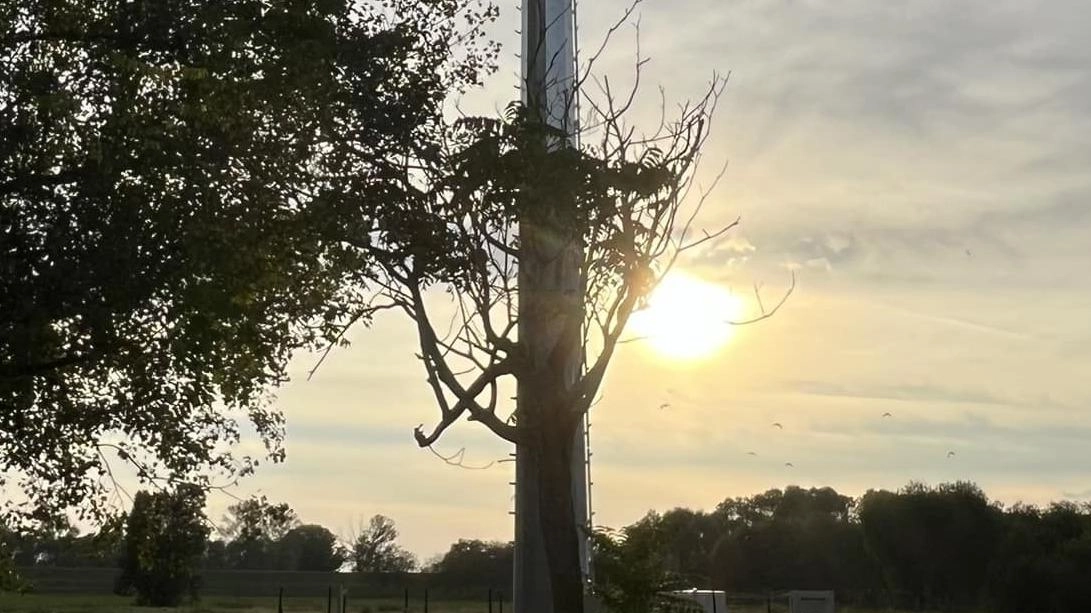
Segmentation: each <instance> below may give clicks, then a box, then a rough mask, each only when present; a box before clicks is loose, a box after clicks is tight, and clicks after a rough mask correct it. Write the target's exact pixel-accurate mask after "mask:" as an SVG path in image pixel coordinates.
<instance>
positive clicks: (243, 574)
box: [19, 566, 511, 600]
mask: <svg viewBox="0 0 1091 613" xmlns="http://www.w3.org/2000/svg"><path fill="white" fill-rule="evenodd" d="M19 573H20V574H21V575H22V576H23V577H24V578H25V579H27V580H28V581H29V582H30V584H31V585H32V586H33V587H34V591H35V592H38V593H43V594H110V593H112V592H113V589H114V582H115V580H116V579H117V576H118V573H119V571H118V569H116V568H60V567H48V566H34V567H26V568H20V569H19ZM510 583H511V578H510V577H498V578H497V579H496V580H495V581H488V582H482V581H467V580H466V578H464V577H453V576H447V575H444V574H442V573H337V572H303V571H276V570H254V571H250V570H204V571H201V595H202V596H222V597H232V598H242V597H269V596H272V597H274V598H275V597H276V595H277V594H278V593H279V592H280V590H281V589H283V590H284V594H285V595H286V596H288V597H293V596H301V595H308V596H312V595H321V596H322V597H323V599H325V595H326V592H327V590H328V589H329V587H330V586H336V587H341V586H343V587H344V588H345V590H347V591H348V592H349V594H352V595H356V597H359V598H402V597H404V595H405V591H406V590H409V591H410V593H412V594H418V595H419V594H423V593H424V591H425V590H428V592H429V595H430V597H431V598H432V599H433V600H477V599H484V597H485V594H487V593H489V590H490V589H493V590H496V591H497V593H499V592H500V589H497V588H498V586H507V585H510Z"/></svg>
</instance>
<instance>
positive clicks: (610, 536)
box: [593, 510, 693, 613]
mask: <svg viewBox="0 0 1091 613" xmlns="http://www.w3.org/2000/svg"><path fill="white" fill-rule="evenodd" d="M677 512H678V510H675V513H677ZM670 540H671V538H670V536H669V535H668V534H667V531H666V529H665V525H664V518H663V517H661V516H659V515H658V514H656V513H649V514H648V515H646V516H645V517H644V518H643V519H641V520H640V521H638V522H636V523H635V524H633V525H631V526H628V527H627V528H625V529H623V530H620V531H611V530H597V531H596V532H595V534H594V540H593V544H594V546H593V554H594V564H595V575H594V578H595V594H596V595H597V596H598V597H599V598H600V599H601V601H602V604H603V605H605V607H606V608H607V609H608V610H610V611H616V612H617V613H652V612H655V611H665V610H670V611H681V610H684V609H683V608H682V607H680V604H681V603H680V602H678V601H676V600H675V599H673V598H670V597H667V596H664V593H666V592H669V591H671V590H675V589H681V588H686V587H692V586H693V583H691V582H689V581H687V580H686V579H685V578H683V577H682V576H681V575H679V574H678V573H675V572H672V571H671V570H669V568H668V567H669V565H670V561H669V559H668V558H669V557H670V555H671V553H670V552H671V550H672V547H671V543H670Z"/></svg>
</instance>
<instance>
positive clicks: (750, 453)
mask: <svg viewBox="0 0 1091 613" xmlns="http://www.w3.org/2000/svg"><path fill="white" fill-rule="evenodd" d="M746 455H758V454H757V453H755V452H753V451H747V452H746Z"/></svg>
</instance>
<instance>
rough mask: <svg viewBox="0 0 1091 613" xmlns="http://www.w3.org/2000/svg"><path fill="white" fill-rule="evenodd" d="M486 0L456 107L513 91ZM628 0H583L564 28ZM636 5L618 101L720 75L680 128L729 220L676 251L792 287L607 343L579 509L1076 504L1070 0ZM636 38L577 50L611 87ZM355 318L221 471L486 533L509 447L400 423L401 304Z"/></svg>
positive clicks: (404, 522) (744, 286) (304, 364)
mask: <svg viewBox="0 0 1091 613" xmlns="http://www.w3.org/2000/svg"><path fill="white" fill-rule="evenodd" d="M513 4H514V2H513V1H512V0H506V1H505V2H504V3H503V6H502V11H503V12H502V17H501V22H500V23H499V24H497V27H496V33H497V36H498V37H499V38H500V39H501V40H502V41H503V42H504V44H505V49H504V53H503V58H504V61H505V64H504V66H503V67H502V69H501V70H500V72H499V73H498V74H497V75H496V77H495V78H493V79H492V80H491V81H490V85H489V88H488V89H486V90H485V91H483V92H477V93H475V94H473V95H471V96H469V97H468V99H467V101H466V105H469V106H471V107H473V108H474V109H475V110H478V111H487V110H489V109H491V108H493V107H494V106H495V107H503V105H504V104H505V103H506V102H507V101H508V100H509V99H510V98H511V97H512V95H513V94H514V90H513V87H514V84H515V82H516V72H517V70H518V65H517V62H516V60H515V58H514V53H515V52H516V51H517V47H518V45H517V38H516V36H515V34H514V30H515V29H516V28H517V25H518V24H517V22H518V11H517V10H515V8H514V6H513ZM625 5H626V3H625V2H601V1H599V2H585V3H584V5H583V6H581V8H580V19H581V21H582V24H581V28H580V33H581V39H582V44H583V46H584V47H585V48H590V47H593V46H597V42H598V41H599V40H600V38H601V36H602V34H603V32H604V31H605V29H606V27H608V24H609V23H610V22H611V21H612V20H614V19H616V18H617V17H618V16H620V14H621V13H622V11H623V10H624V7H625ZM639 14H640V16H641V49H642V51H643V53H644V54H645V55H647V56H649V57H650V58H651V60H652V61H651V63H650V64H649V65H648V67H647V71H646V73H645V76H644V80H645V83H647V84H650V86H649V88H648V89H646V92H645V93H646V98H645V99H644V103H643V104H642V105H640V107H639V111H638V112H639V113H640V114H641V115H640V116H641V117H645V118H647V119H648V120H653V119H654V118H655V113H654V111H655V110H656V108H655V107H656V103H657V102H658V94H657V92H656V89H655V86H656V85H662V86H663V87H664V88H665V90H666V92H667V96H668V99H674V100H680V99H682V98H686V97H694V96H696V95H698V94H699V93H700V90H701V88H702V87H703V86H704V84H705V83H706V82H707V80H708V78H709V77H710V76H711V74H712V72H713V71H719V72H721V73H723V72H727V71H730V72H731V81H730V85H729V87H728V89H727V91H726V94H725V97H724V99H723V101H722V104H721V106H720V109H719V114H718V115H717V118H716V122H715V125H714V134H713V138H712V140H711V143H710V145H709V147H708V150H707V158H708V168H710V169H713V167H716V166H718V165H719V164H720V163H722V162H723V161H724V160H729V161H730V166H729V170H728V173H727V175H726V177H725V178H724V180H723V181H722V182H721V183H720V184H719V186H718V187H717V188H716V190H715V191H714V192H713V195H712V197H711V199H710V200H709V202H708V204H707V205H706V209H705V210H704V212H703V213H702V216H701V217H700V220H699V221H700V225H702V226H704V227H708V228H713V227H716V226H717V225H719V224H723V223H725V222H727V221H730V220H732V219H734V218H735V217H736V216H741V217H742V224H741V226H740V227H739V228H738V229H737V231H734V232H733V233H731V234H730V235H729V236H728V237H726V238H725V240H722V241H719V242H718V243H716V244H712V245H708V248H707V249H704V250H703V251H701V252H699V253H695V254H694V256H693V257H692V258H690V259H689V260H687V261H685V262H683V267H684V268H685V270H686V271H687V272H689V273H690V274H693V275H695V276H698V277H700V278H702V279H705V280H707V281H710V282H714V283H717V284H720V285H722V286H724V287H725V288H730V289H732V290H733V291H735V292H736V293H738V294H739V295H740V296H742V297H744V299H745V300H746V301H747V304H748V305H749V307H750V308H752V306H753V305H752V302H751V301H750V296H751V294H752V289H751V288H752V287H753V285H754V283H756V282H757V283H764V284H765V289H764V291H765V292H766V295H767V296H768V298H767V300H769V299H771V298H772V297H773V296H775V295H776V294H777V292H779V291H783V289H784V287H785V285H786V283H787V281H788V272H787V271H788V269H789V268H797V269H798V271H799V272H798V275H799V287H798V289H797V291H796V293H795V295H794V296H793V297H792V298H791V300H790V301H789V302H788V304H787V305H786V307H785V308H784V310H783V311H781V313H780V314H779V315H778V316H777V317H775V318H773V319H772V320H769V321H766V322H763V323H761V324H759V325H756V326H752V327H749V328H745V329H741V330H739V331H738V332H737V334H736V335H735V337H734V339H733V340H732V341H731V342H730V343H729V344H727V345H726V346H725V347H724V348H723V349H722V350H721V351H720V352H719V353H717V354H716V355H715V356H713V357H711V358H709V359H707V360H706V361H703V362H698V363H692V364H686V365H672V364H670V363H668V362H666V361H665V360H663V359H662V358H660V357H658V356H657V355H656V354H655V353H653V352H652V351H650V350H648V349H647V348H646V347H640V346H639V345H627V346H626V347H625V348H624V350H623V351H622V352H621V354H620V355H619V356H618V357H617V359H616V361H615V363H614V366H613V368H612V370H611V372H610V374H609V376H608V381H607V383H606V386H605V391H604V400H603V401H602V403H601V404H599V405H598V406H597V407H596V408H595V409H594V410H593V412H592V421H593V430H592V446H593V451H594V464H593V472H594V488H593V499H594V505H595V511H596V523H600V524H606V525H614V526H618V525H623V524H626V523H629V522H631V521H634V520H636V519H638V518H639V517H640V516H641V515H643V514H644V513H645V512H646V511H647V510H649V509H652V508H655V509H660V510H665V509H667V508H670V507H673V506H678V505H685V506H690V507H697V508H706V509H707V508H711V507H713V506H714V505H715V504H716V503H717V502H719V501H720V500H722V499H723V498H725V497H728V496H735V495H747V494H751V493H755V492H758V491H761V490H764V489H767V488H770V487H783V486H784V485H786V484H789V483H794V484H799V485H803V486H819V485H831V486H833V487H835V488H837V489H839V490H841V491H843V492H846V493H851V494H859V493H862V492H863V491H864V490H866V489H867V488H869V487H887V488H895V487H899V486H901V485H904V484H905V483H906V482H908V481H909V480H911V479H916V480H924V481H928V482H938V481H943V480H953V479H971V480H974V481H976V482H978V483H979V484H981V485H982V486H983V487H984V488H985V489H986V491H987V492H988V493H989V494H990V495H992V496H995V497H998V498H1000V499H1002V500H1005V501H1014V500H1017V499H1023V500H1027V501H1034V502H1043V501H1047V500H1050V499H1059V498H1064V497H1078V498H1091V490H1088V488H1089V487H1091V478H1089V477H1091V474H1089V473H1091V470H1089V467H1091V462H1089V460H1091V451H1088V447H1087V444H1088V441H1091V325H1089V323H1088V320H1089V317H1091V315H1089V314H1091V281H1089V279H1088V277H1087V273H1086V272H1085V271H1086V270H1087V269H1088V267H1089V266H1091V171H1089V168H1091V139H1089V138H1088V136H1087V135H1088V134H1091V47H1089V46H1088V45H1087V44H1086V33H1087V32H1091V6H1087V4H1086V3H1085V2H1083V1H1082V0H1071V1H1063V0H1054V1H1051V2H1028V1H1018V2H1015V1H996V0H988V1H984V0H982V1H979V2H966V1H960V0H934V1H933V0H914V1H911V2H896V3H895V2H875V1H873V0H824V1H820V0H810V1H808V0H793V1H788V0H784V1H757V0H747V1H735V0H647V2H645V3H644V5H643V6H642V8H641V9H640V10H639ZM634 51H635V45H634V38H633V30H632V29H631V28H627V29H625V30H623V31H622V33H621V34H620V35H619V36H618V37H617V38H616V39H615V40H614V42H613V44H612V46H611V48H610V50H609V52H608V55H607V56H606V57H605V58H604V60H603V62H602V63H601V65H600V69H601V70H602V71H604V72H606V73H608V74H610V75H613V76H614V77H615V78H616V79H617V80H618V81H619V82H620V81H623V80H625V78H626V75H627V74H628V72H629V70H630V69H631V65H632V56H633V54H634ZM464 106H465V105H464ZM708 174H711V173H708ZM706 178H707V177H706ZM352 339H353V341H354V344H353V346H352V348H351V349H348V350H343V351H340V352H337V353H335V354H334V355H333V356H332V357H331V359H329V360H328V362H327V363H326V364H325V365H324V366H323V367H322V369H321V370H320V371H319V372H318V373H317V374H316V375H315V377H314V378H313V379H312V380H311V381H309V382H308V381H305V380H304V379H305V377H304V376H303V374H304V373H305V371H306V370H307V369H308V368H309V367H310V365H311V364H312V363H313V358H312V357H309V356H304V357H301V358H300V359H299V360H298V361H297V367H296V368H295V370H294V373H295V374H296V380H295V381H293V382H292V383H291V384H289V385H288V386H287V387H286V388H284V389H283V390H281V391H280V393H279V398H278V401H277V402H278V405H279V406H280V407H281V408H283V409H284V411H285V412H286V415H287V418H288V442H287V445H288V447H287V448H288V459H287V462H286V463H285V464H283V465H281V466H276V467H269V468H263V469H262V470H261V471H260V472H259V474H258V476H257V477H255V478H253V479H251V480H249V481H248V482H246V484H245V486H244V487H243V490H244V492H246V493H250V492H254V491H257V490H261V492H262V493H264V494H266V495H268V496H269V497H270V498H272V499H275V500H283V501H287V502H289V503H291V504H292V506H293V507H295V508H296V509H297V511H298V512H299V513H300V514H301V515H302V517H303V518H304V519H305V520H308V521H315V522H320V523H322V524H325V525H327V526H330V527H331V528H333V529H335V530H342V531H347V530H348V528H349V526H350V525H351V524H353V523H355V522H356V521H357V520H359V519H360V518H366V517H368V516H370V515H372V514H374V513H383V514H386V515H389V516H391V517H393V518H394V519H395V521H397V523H398V526H399V528H400V529H401V532H402V537H403V541H404V543H405V544H406V545H407V546H408V547H409V548H410V549H412V550H413V551H415V552H417V553H418V554H420V555H422V556H423V557H427V556H429V555H431V554H434V553H436V552H439V551H442V550H445V549H446V548H447V546H448V545H449V544H450V543H451V542H452V541H453V540H455V539H457V538H459V537H467V538H489V539H504V540H507V539H510V538H511V535H512V521H511V516H510V515H508V510H509V509H510V508H511V504H512V502H511V499H510V497H511V494H512V489H511V487H510V486H509V485H508V482H509V481H510V480H511V478H512V474H513V471H512V468H511V464H505V465H502V467H500V468H493V469H490V470H483V471H463V470H459V469H456V468H451V467H448V466H445V465H444V464H443V463H441V462H440V461H438V460H437V459H436V458H434V457H433V456H431V455H430V454H429V453H428V452H427V451H423V450H420V449H418V448H417V447H416V445H415V444H414V443H413V440H412V436H411V431H412V428H413V426H415V425H417V424H420V423H424V424H426V425H430V424H431V423H432V422H434V421H435V419H436V416H437V415H436V410H435V408H434V404H433V402H432V401H431V399H430V398H429V391H428V389H427V387H426V384H425V382H424V375H423V373H422V370H421V367H420V365H419V364H418V363H417V362H416V361H415V359H414V358H413V357H412V354H413V352H414V350H415V345H414V337H413V334H412V330H411V329H410V328H409V327H408V325H407V322H405V321H404V320H402V319H399V318H398V317H396V316H390V317H382V318H380V319H379V320H378V321H377V322H376V324H375V325H374V327H373V328H371V329H367V330H356V331H355V333H354V334H353V335H352ZM663 403H670V404H671V407H669V408H668V409H662V410H661V409H659V408H658V407H659V405H661V404H663ZM887 411H889V412H891V413H892V414H893V417H891V418H886V419H883V418H882V417H881V415H882V414H883V413H884V412H887ZM774 421H776V422H780V423H782V424H783V426H784V428H783V430H778V429H775V428H772V427H771V425H770V424H771V423H772V422H774ZM460 447H466V448H467V452H466V461H467V463H486V462H488V461H490V460H494V459H497V458H502V457H505V455H506V454H507V453H508V451H509V448H508V447H507V446H506V445H503V444H500V443H499V442H497V441H496V440H494V439H492V438H491V436H490V435H489V434H488V433H487V432H486V431H485V430H484V429H483V428H482V427H480V426H478V425H476V424H459V425H458V426H457V427H456V428H454V429H453V430H452V431H451V432H450V434H449V436H448V437H447V438H446V439H445V440H444V441H442V442H441V443H440V444H439V449H440V450H441V451H447V452H453V451H456V450H458V449H459V448H460ZM751 450H752V451H755V452H757V454H758V455H757V456H749V455H747V451H751ZM948 450H955V451H956V452H957V455H956V456H955V457H954V458H951V459H950V460H949V459H948V458H947V457H946V454H947V451H948ZM786 461H790V462H792V463H793V464H794V468H790V469H789V468H786V467H785V466H784V463H785V462H786Z"/></svg>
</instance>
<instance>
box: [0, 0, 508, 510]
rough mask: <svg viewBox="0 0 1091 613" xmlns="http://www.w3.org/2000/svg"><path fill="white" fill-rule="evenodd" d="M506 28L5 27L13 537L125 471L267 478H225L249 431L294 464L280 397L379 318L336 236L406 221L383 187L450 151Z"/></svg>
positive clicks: (8, 467)
mask: <svg viewBox="0 0 1091 613" xmlns="http://www.w3.org/2000/svg"><path fill="white" fill-rule="evenodd" d="M494 16H495V10H494V9H493V8H492V7H491V6H488V5H484V6H483V5H481V4H479V3H478V2H477V1H476V0H383V1H379V0H330V1H324V2H289V1H284V0H272V1H266V0H238V1H231V2H223V1H221V0H192V1H189V2H98V1H93V0H39V1H36V2H5V3H4V4H3V6H2V8H0V472H3V473H4V474H5V476H6V483H5V485H6V487H8V488H16V487H17V488H18V489H19V490H21V492H19V493H21V494H23V495H25V496H26V497H27V498H29V500H30V502H31V503H32V504H31V505H30V507H29V508H27V509H23V508H21V507H15V506H14V505H13V504H6V505H5V506H4V509H5V510H6V511H7V515H8V520H9V525H10V526H11V527H12V528H13V529H23V528H22V527H21V526H20V525H16V524H17V523H20V524H21V523H24V522H29V523H34V522H38V521H40V520H42V519H43V518H44V517H47V516H49V515H51V514H53V513H55V512H56V511H58V510H63V509H65V508H68V507H72V506H80V505H82V506H83V509H84V510H85V511H91V512H96V511H103V510H105V509H106V508H108V505H107V504H106V497H105V496H104V491H105V490H106V489H109V487H110V485H109V480H108V479H103V478H102V477H103V476H104V475H105V476H109V475H111V474H112V473H111V470H110V467H109V464H110V463H115V464H122V465H128V466H129V468H130V469H131V470H132V471H133V472H136V473H137V474H138V475H139V476H140V477H141V478H142V479H144V480H145V481H148V480H155V481H157V482H159V483H167V482H168V481H167V479H169V482H170V483H174V482H178V481H188V482H194V483H198V484H202V485H208V484H214V483H216V482H217V481H219V482H221V483H230V482H232V481H233V480H234V479H235V478H236V477H238V476H239V475H244V474H246V473H248V472H249V471H250V470H252V468H253V467H254V466H256V465H257V463H258V461H259V460H258V459H254V458H250V457H234V456H233V455H232V448H233V447H232V443H234V442H236V440H237V439H238V436H239V433H240V430H241V426H240V422H243V421H249V424H250V427H252V428H253V429H255V430H256V432H257V435H258V436H259V437H260V438H261V439H262V440H263V442H264V443H265V444H266V446H267V450H268V454H267V455H268V457H270V458H271V459H273V460H279V459H280V458H281V457H282V456H283V448H282V446H281V440H282V437H283V427H282V418H281V415H280V414H279V413H278V412H277V411H276V410H275V409H274V408H273V407H272V406H270V405H269V404H268V403H267V402H265V398H266V396H265V393H266V391H267V390H268V388H269V387H270V386H275V385H277V384H279V383H281V382H283V381H284V380H285V367H286V364H287V362H288V359H289V357H290V355H291V354H292V352H293V350H295V349H297V348H300V347H308V346H314V345H316V344H320V345H323V346H324V345H327V344H329V343H332V342H339V341H340V340H341V339H342V338H343V337H342V333H343V330H344V328H345V326H346V325H348V324H349V323H350V322H356V321H367V320H368V318H369V316H370V313H372V312H373V309H372V306H371V303H370V300H371V294H370V293H369V292H365V291H363V289H362V288H363V287H365V286H366V279H367V277H368V276H369V273H370V271H371V263H370V256H369V254H368V252H367V250H366V249H358V248H354V247H353V248H348V247H347V245H346V244H345V243H343V242H342V241H341V240H340V238H339V237H337V236H336V235H335V234H340V233H342V232H344V233H347V234H349V235H351V236H352V237H354V239H356V240H363V239H364V238H365V237H366V236H367V232H368V231H369V230H370V229H371V228H373V227H374V226H375V225H376V224H379V225H382V224H386V223H387V221H386V220H394V223H397V224H402V223H405V222H406V221H407V219H411V218H412V217H408V218H407V217H406V216H404V215H403V214H402V213H403V208H402V207H403V206H409V207H412V203H408V202H404V201H399V200H396V199H395V198H394V197H393V196H394V193H395V192H396V190H397V189H398V188H399V187H400V184H399V183H398V182H397V181H395V180H394V179H393V178H391V177H390V176H389V173H390V168H391V166H392V165H393V164H396V163H397V162H399V161H401V160H404V159H406V158H407V157H413V156H414V152H415V151H416V150H418V149H420V148H424V149H427V148H429V147H435V146H436V143H435V141H434V140H433V139H432V138H431V135H432V134H433V129H432V124H434V123H435V122H436V121H438V120H439V117H440V115H441V112H440V108H441V106H442V104H443V101H444V100H445V98H446V97H447V96H448V94H450V93H452V92H457V91H461V90H462V89H464V88H465V87H467V86H470V85H472V84H475V83H477V82H478V81H479V77H480V76H481V75H482V72H483V71H484V70H486V69H487V65H489V64H491V62H492V59H493V57H494V56H495V48H494V46H493V45H491V44H490V43H485V42H482V41H483V39H482V28H484V27H485V26H486V25H487V24H488V23H489V22H490V21H491V20H492V18H493V17H494ZM413 210H414V209H412V208H410V209H409V211H410V212H412V211H413ZM420 230H421V231H428V230H430V227H429V226H426V225H425V226H421V228H420ZM112 441H124V442H112ZM115 468H116V466H115ZM213 474H219V475H220V477H219V479H215V478H214V477H213ZM19 498H20V496H18V495H16V492H12V495H11V496H5V500H4V502H5V503H10V502H11V501H13V500H17V499H19Z"/></svg>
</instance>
